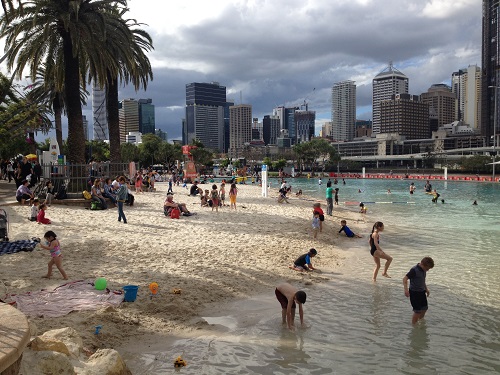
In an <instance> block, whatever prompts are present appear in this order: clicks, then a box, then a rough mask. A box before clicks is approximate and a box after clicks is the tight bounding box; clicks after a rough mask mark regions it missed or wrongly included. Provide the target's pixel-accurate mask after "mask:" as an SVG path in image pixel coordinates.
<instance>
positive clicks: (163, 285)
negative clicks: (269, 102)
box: [0, 181, 369, 352]
mask: <svg viewBox="0 0 500 375" xmlns="http://www.w3.org/2000/svg"><path fill="white" fill-rule="evenodd" d="M0 184H1V185H2V191H3V192H5V191H6V190H7V189H12V196H6V194H2V201H3V203H5V201H7V202H11V201H13V198H12V197H13V196H14V185H13V184H10V185H8V184H7V183H6V182H5V181H1V182H0ZM275 185H276V183H275ZM201 187H203V188H208V185H201ZM156 188H157V191H156V192H148V193H143V194H136V196H135V197H136V204H135V205H134V206H133V207H128V206H125V209H124V210H125V215H126V216H127V220H128V224H123V223H120V222H118V221H117V217H118V213H117V209H116V208H112V209H109V210H105V211H91V210H88V209H85V208H82V207H69V206H62V205H52V206H51V207H49V209H48V210H47V213H46V216H47V217H48V218H50V219H51V220H52V224H51V225H40V224H37V223H33V222H30V221H28V220H27V218H28V216H29V208H28V206H24V207H21V206H20V205H11V206H7V207H4V206H2V202H0V207H2V208H5V209H6V211H7V213H8V215H9V221H10V232H9V236H10V239H11V240H18V239H19V240H20V239H29V238H31V237H40V238H43V234H44V233H45V231H47V230H53V231H54V232H55V233H56V234H57V235H58V239H59V240H60V242H61V245H62V253H63V256H64V261H63V267H64V269H65V270H66V273H67V274H68V276H69V279H70V281H73V280H93V279H95V278H97V277H104V278H106V279H107V283H108V288H110V289H114V290H121V288H122V287H123V286H125V285H138V286H139V293H138V297H137V300H136V301H135V302H133V303H122V304H121V305H120V306H119V307H118V308H105V309H100V310H96V311H76V312H72V313H70V314H68V315H65V316H63V317H59V318H50V319H47V318H30V322H32V323H34V324H35V325H36V330H37V334H41V333H43V332H45V331H47V330H50V329H54V328H61V327H72V328H75V329H76V330H77V331H78V332H79V333H80V334H81V336H82V338H83V340H84V346H85V348H86V349H87V350H88V351H89V352H93V351H94V350H96V349H97V348H103V347H104V348H114V347H117V346H119V345H120V344H121V343H123V342H124V341H125V340H127V339H130V338H134V340H137V344H138V345H140V336H141V335H148V334H151V333H162V334H163V333H164V334H168V333H169V332H172V333H174V332H180V331H183V332H186V331H193V330H196V329H200V328H207V326H208V324H207V322H205V321H204V320H203V319H201V318H200V316H199V313H200V312H201V311H202V310H203V309H204V308H206V307H207V305H210V306H212V307H213V306H214V304H218V303H224V302H229V301H231V300H235V299H238V298H248V297H250V296H255V295H258V294H261V293H273V289H274V286H275V285H276V284H277V283H279V282H281V281H288V282H290V283H293V284H296V285H298V286H300V285H304V284H307V285H311V284H315V283H323V282H326V281H328V280H329V277H331V275H326V274H327V273H326V272H325V273H322V272H311V273H307V274H305V273H299V272H295V271H292V270H290V269H289V268H288V266H289V265H291V264H292V262H293V260H294V259H295V258H297V257H298V256H299V255H301V254H303V253H305V252H307V250H308V249H309V248H311V247H314V248H316V249H317V250H318V253H319V256H317V257H315V258H314V265H315V267H317V268H319V269H320V270H328V271H332V270H335V269H336V268H338V267H341V266H342V263H343V261H344V259H345V253H343V252H344V251H345V250H348V248H349V246H350V245H349V241H352V240H351V239H349V238H346V237H345V236H344V235H343V234H342V235H339V234H338V233H337V232H338V229H339V223H340V219H341V218H345V219H347V220H348V224H349V226H350V227H351V229H352V230H353V231H355V232H360V233H362V234H365V233H367V231H368V226H369V224H367V223H365V222H364V221H363V220H361V219H362V218H361V215H360V214H359V213H357V212H354V211H353V210H352V208H351V209H350V210H349V209H347V208H345V207H340V208H339V207H338V206H336V207H335V209H334V216H333V217H329V216H327V217H326V220H325V222H324V228H323V232H322V233H320V234H319V235H318V238H317V240H316V241H314V240H313V238H312V234H311V213H312V204H313V203H314V202H315V200H313V199H311V198H308V197H301V198H297V197H295V195H294V194H292V195H291V198H290V204H286V203H283V204H278V203H277V199H276V197H277V195H278V194H277V192H276V191H275V190H276V189H273V190H271V191H270V192H269V197H268V198H262V197H261V188H260V187H259V186H256V185H238V190H239V193H238V200H237V210H236V211H235V210H230V208H229V207H222V208H220V209H219V212H218V213H217V212H215V211H214V212H212V209H211V208H205V207H200V204H199V198H198V197H190V196H188V195H187V194H188V190H186V189H183V188H182V187H180V186H179V187H174V193H175V195H174V200H175V201H176V202H180V203H186V204H187V207H188V209H189V210H190V211H191V212H194V213H196V215H194V216H191V217H182V216H181V218H180V219H178V220H175V219H170V218H167V217H165V216H164V214H163V202H164V200H165V196H166V190H167V184H166V183H158V184H157V185H156ZM227 203H229V202H227ZM321 203H322V207H323V209H324V210H325V211H326V207H325V202H324V201H322V202H321ZM365 237H366V236H365ZM360 241H363V240H360ZM49 259H50V256H49V254H48V251H46V250H42V249H40V248H39V247H37V248H36V249H35V250H34V251H33V252H20V253H16V254H10V255H3V256H1V257H0V261H1V263H0V264H1V265H0V281H1V283H0V298H1V297H3V296H6V295H7V294H21V293H26V292H34V291H39V290H41V289H48V290H51V289H54V288H56V287H58V286H60V285H62V284H64V283H65V281H64V280H63V279H62V277H61V275H60V274H59V272H58V271H57V269H55V268H54V274H53V277H52V279H50V280H47V279H43V278H42V276H43V275H45V274H46V273H47V262H48V261H49ZM153 281H154V282H157V283H158V285H159V289H160V291H159V294H158V295H157V296H156V297H154V298H153V299H150V292H149V289H148V285H149V284H150V283H151V282H153ZM172 288H179V289H181V290H182V292H181V294H173V293H172ZM276 313H277V314H279V313H280V311H279V309H278V308H277V309H276ZM96 325H103V326H104V327H105V329H103V332H102V334H101V335H99V336H98V337H97V336H96V335H94V330H95V328H94V327H95V326H96Z"/></svg>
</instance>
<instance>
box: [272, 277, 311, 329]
mask: <svg viewBox="0 0 500 375" xmlns="http://www.w3.org/2000/svg"><path fill="white" fill-rule="evenodd" d="M275 294H276V298H277V299H278V301H279V303H280V304H281V317H282V322H283V324H287V326H288V329H290V330H291V331H293V330H294V329H295V326H294V320H295V308H296V306H297V305H299V317H300V324H301V326H302V327H304V311H303V310H302V305H303V304H304V303H306V297H307V296H306V293H305V292H303V291H302V290H298V289H297V288H295V287H294V286H292V285H290V284H288V283H283V284H280V285H278V286H277V287H276V290H275Z"/></svg>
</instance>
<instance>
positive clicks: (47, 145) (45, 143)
mask: <svg viewBox="0 0 500 375" xmlns="http://www.w3.org/2000/svg"><path fill="white" fill-rule="evenodd" d="M37 148H38V149H39V150H40V151H49V150H50V138H45V140H44V141H43V142H38V144H37Z"/></svg>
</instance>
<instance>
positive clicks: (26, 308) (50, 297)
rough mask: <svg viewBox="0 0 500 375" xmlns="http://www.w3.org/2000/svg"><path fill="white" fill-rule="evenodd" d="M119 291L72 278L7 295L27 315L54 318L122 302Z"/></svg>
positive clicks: (121, 295)
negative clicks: (55, 284)
mask: <svg viewBox="0 0 500 375" xmlns="http://www.w3.org/2000/svg"><path fill="white" fill-rule="evenodd" d="M123 297H124V294H123V292H122V291H120V290H118V291H113V290H109V289H104V290H96V289H95V288H94V285H93V282H92V281H90V280H79V281H73V282H69V283H66V284H63V285H61V286H58V287H57V288H55V289H54V290H41V291H38V292H28V293H23V294H11V295H8V296H7V301H6V302H7V303H9V302H10V301H9V299H10V300H11V301H13V302H15V304H16V307H17V308H18V309H19V310H20V311H22V312H23V313H24V314H26V315H27V316H30V317H39V318H56V317H59V316H64V315H67V314H69V313H70V312H72V311H82V310H98V309H101V308H103V307H108V306H114V307H116V306H119V305H120V303H122V302H123Z"/></svg>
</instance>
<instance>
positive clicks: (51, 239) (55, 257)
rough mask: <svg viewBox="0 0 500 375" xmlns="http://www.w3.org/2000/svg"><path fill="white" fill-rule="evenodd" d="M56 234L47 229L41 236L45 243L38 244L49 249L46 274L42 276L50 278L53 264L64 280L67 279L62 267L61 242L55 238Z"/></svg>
mask: <svg viewBox="0 0 500 375" xmlns="http://www.w3.org/2000/svg"><path fill="white" fill-rule="evenodd" d="M56 237H57V236H56V234H55V233H54V232H52V231H51V230H49V231H48V232H47V233H45V235H44V236H43V238H45V240H46V241H47V242H46V243H45V245H43V244H40V247H41V248H42V249H45V250H49V251H50V256H51V259H50V262H49V263H48V271H47V275H45V276H43V278H45V279H50V278H51V277H52V266H53V265H54V264H55V265H56V267H57V269H58V270H59V272H61V275H62V277H63V279H64V280H68V276H67V275H66V272H64V269H63V268H62V254H61V244H60V243H59V240H58V239H57V238H56Z"/></svg>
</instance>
